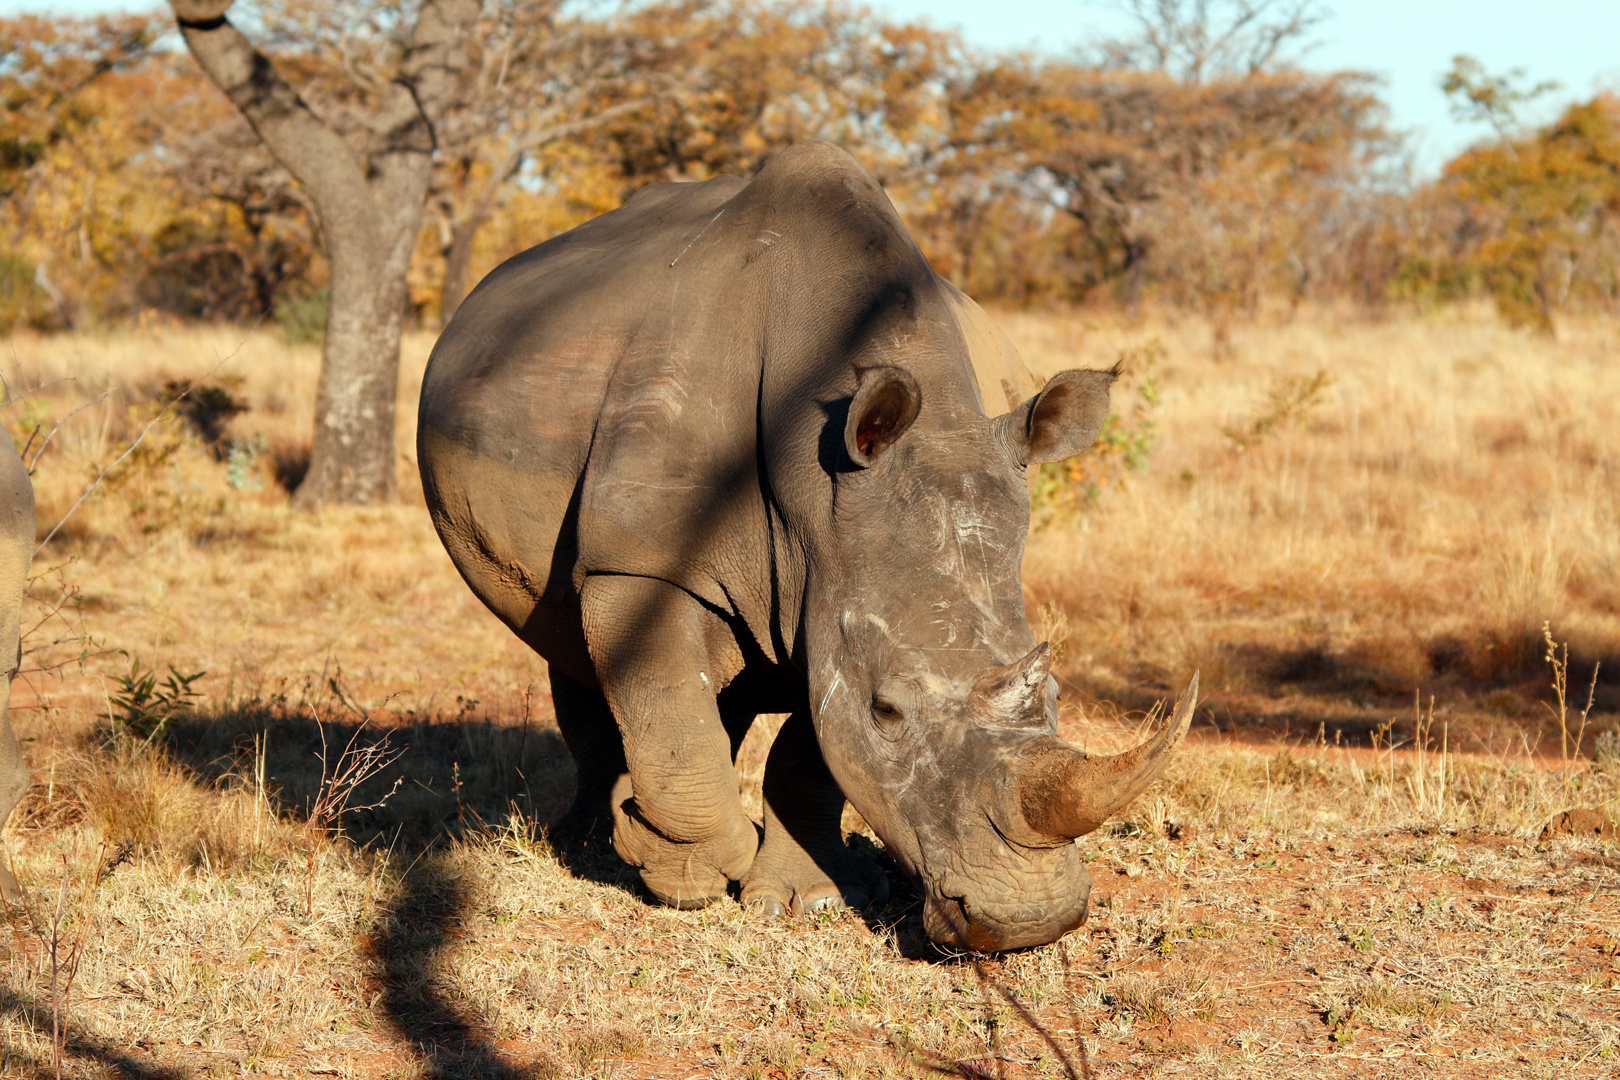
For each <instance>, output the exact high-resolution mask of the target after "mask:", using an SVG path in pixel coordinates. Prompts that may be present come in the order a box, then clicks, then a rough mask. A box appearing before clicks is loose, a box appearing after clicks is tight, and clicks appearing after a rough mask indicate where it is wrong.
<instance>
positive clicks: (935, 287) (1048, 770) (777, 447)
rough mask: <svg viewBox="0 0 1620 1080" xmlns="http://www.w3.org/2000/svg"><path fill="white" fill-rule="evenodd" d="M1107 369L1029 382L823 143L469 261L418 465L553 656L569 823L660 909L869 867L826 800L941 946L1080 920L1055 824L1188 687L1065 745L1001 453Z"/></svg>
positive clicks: (1073, 831) (1076, 869)
mask: <svg viewBox="0 0 1620 1080" xmlns="http://www.w3.org/2000/svg"><path fill="white" fill-rule="evenodd" d="M1115 375H1116V372H1113V371H1064V372H1061V373H1059V374H1057V375H1055V376H1053V377H1052V378H1051V379H1050V380H1049V381H1047V382H1046V383H1045V385H1044V387H1040V386H1038V385H1037V384H1035V383H1034V382H1033V380H1030V379H1029V376H1028V375H1027V373H1025V372H1024V369H1023V365H1022V363H1021V362H1020V361H1019V360H1018V359H1017V354H1016V352H1015V351H1014V350H1013V349H1012V346H1011V344H1010V343H1009V342H1008V341H1007V340H1006V339H1005V338H1004V337H1003V336H1001V335H1000V334H998V333H997V332H996V331H995V330H994V329H993V327H991V325H990V322H989V320H988V318H987V317H986V316H985V315H984V313H983V311H982V310H981V309H979V308H978V307H977V306H976V305H974V304H973V303H972V302H971V301H970V300H968V299H967V298H966V297H965V296H964V295H963V294H962V293H960V292H958V291H957V290H956V289H955V288H953V287H952V286H951V285H950V284H948V283H947V282H946V281H944V280H943V279H942V278H940V277H939V276H938V275H937V274H935V273H934V271H933V270H932V269H931V268H930V267H929V264H928V262H927V261H926V260H925V259H924V257H923V255H922V253H921V252H920V251H919V249H918V247H917V245H916V243H915V242H914V241H913V240H912V238H911V237H910V235H909V234H908V233H907V231H906V229H905V227H904V226H903V224H902V223H901V220H900V218H899V216H898V214H897V213H896V211H895V209H894V207H893V206H892V205H891V204H890V202H889V200H888V198H887V196H886V195H885V194H884V192H883V190H882V188H881V187H880V186H879V185H878V184H877V182H876V181H875V180H874V179H873V177H872V176H871V175H870V174H869V173H868V172H866V171H865V170H864V169H863V168H862V167H861V166H860V165H859V164H858V163H857V162H856V161H855V160H854V159H853V158H852V157H850V156H849V155H848V154H847V153H845V152H844V151H842V150H840V149H838V148H837V147H835V146H832V145H830V144H826V143H808V144H801V145H798V146H794V147H791V148H789V149H786V150H784V151H782V152H780V153H778V154H776V155H775V156H773V157H772V158H771V159H770V160H769V162H768V163H767V164H766V165H765V167H764V168H763V169H761V171H760V172H759V173H758V175H757V176H755V177H754V178H753V179H752V180H750V181H745V180H742V179H739V178H737V177H732V176H720V177H716V178H714V179H711V180H706V181H703V182H701V183H669V184H659V185H656V186H653V187H649V188H646V189H643V190H642V191H640V192H638V193H637V194H635V195H634V196H633V197H632V198H630V199H629V200H628V201H627V202H626V203H625V204H624V205H623V206H622V207H621V208H619V209H617V210H615V211H612V212H611V213H608V214H604V215H603V216H601V217H599V218H596V219H594V220H592V221H590V222H587V223H586V224H584V225H581V226H580V227H578V228H576V229H574V230H572V231H570V232H567V233H564V234H563V235H561V236H557V237H555V238H553V239H551V240H549V241H547V242H545V243H543V244H541V245H539V246H538V247H535V248H532V249H530V250H529V251H526V252H524V253H522V254H520V255H518V256H516V257H514V258H512V259H511V260H509V261H507V262H506V263H504V264H502V265H501V266H500V267H498V268H497V269H496V270H494V271H493V272H492V273H491V274H490V275H489V276H488V277H487V278H485V279H484V280H483V281H482V282H481V283H480V284H479V285H478V287H477V288H476V289H475V290H474V291H473V293H472V294H471V295H470V296H469V297H468V298H467V300H466V302H465V303H464V304H463V305H462V306H461V308H460V309H459V310H458V311H457V312H456V315H455V317H454V318H453V319H452V320H451V322H450V324H449V326H448V327H447V328H446V329H445V331H444V333H443V335H442V336H441V337H440V338H439V340H438V342H437V344H436V345H435V347H434V350H433V353H432V356H431V358H430V360H429V363H428V368H427V374H426V376H425V378H424V381H423V386H422V397H421V410H420V415H419V429H418V440H417V449H418V460H419V462H420V467H421V472H422V482H423V487H424V491H425V493H426V498H427V504H428V507H429V510H430V511H431V513H432V517H433V521H434V524H435V526H436V527H437V529H438V533H439V536H440V538H441V539H442V540H443V542H444V545H445V547H446V549H447V550H448V551H449V554H450V556H451V558H452V560H453V561H454V562H455V564H456V566H457V567H458V569H459V570H460V572H461V574H462V576H463V577H464V578H465V580H466V581H467V584H468V585H469V586H471V588H472V590H473V591H474V592H475V593H476V594H477V595H478V597H479V598H480V599H481V600H482V601H483V602H484V603H485V604H486V605H488V606H489V608H490V609H491V610H492V611H493V612H494V613H495V614H496V615H497V616H499V617H500V618H501V619H502V620H503V621H504V622H505V623H506V624H507V626H509V627H510V628H511V629H512V630H513V631H514V632H515V633H516V634H517V635H518V636H519V637H520V638H521V639H522V640H523V641H524V642H526V643H527V644H528V645H529V646H531V647H532V648H533V649H534V650H535V651H537V652H538V653H539V654H540V655H541V656H542V657H544V658H545V659H546V660H547V661H548V664H549V670H550V678H551V688H552V696H553V700H554V702H555V706H556V714H557V723H558V726H559V727H560V729H561V732H562V736H563V738H564V740H565V742H566V743H567V745H568V747H569V750H570V751H571V753H572V754H573V756H574V759H575V762H576V764H577V766H578V773H579V786H578V792H577V795H576V796H575V799H574V803H573V806H572V808H571V809H570V811H569V813H568V816H567V817H566V818H565V819H564V821H563V822H562V823H561V824H562V826H563V827H573V828H585V827H588V826H589V825H590V823H591V822H592V821H593V820H602V821H606V820H608V819H609V815H610V816H611V817H610V819H611V822H612V829H613V844H614V847H615V849H616V850H617V851H618V853H619V854H620V855H621V856H622V857H623V858H624V859H625V860H626V861H627V862H629V863H630V864H632V865H634V866H636V867H639V868H640V875H641V879H642V881H643V883H644V884H645V885H646V887H647V889H648V890H650V891H651V892H652V893H653V895H654V896H656V897H657V898H658V899H660V900H662V901H664V902H666V903H669V904H673V905H676V906H678V907H691V906H697V905H702V904H705V903H708V902H710V901H711V900H714V899H715V898H717V897H720V896H722V895H724V894H725V893H726V892H727V890H728V886H729V883H730V882H737V883H739V885H740V897H741V900H742V901H743V902H744V903H745V904H750V905H758V906H759V907H761V908H763V909H764V910H766V911H768V912H773V913H784V912H788V911H792V912H803V911H810V910H817V909H820V908H824V907H827V906H832V905H840V904H848V905H854V906H859V905H862V904H865V903H867V902H869V901H875V900H879V899H881V898H883V897H884V896H885V895H886V883H885V878H884V877H883V875H882V874H880V873H879V872H878V870H877V867H876V866H875V864H873V863H871V862H870V861H868V860H866V859H865V858H864V857H858V856H857V855H856V854H855V853H854V852H852V851H851V849H850V848H849V847H848V846H847V845H846V843H845V839H844V836H843V833H842V831H841V827H840V815H841V814H842V811H843V807H844V802H845V800H846V798H847V799H848V801H849V802H850V803H851V804H853V805H854V807H855V809H856V810H857V811H859V813H860V815H861V817H862V818H864V819H865V821H866V822H867V823H868V824H869V825H870V827H871V828H872V830H873V831H874V832H875V833H876V834H877V836H878V837H879V838H880V839H881V840H882V841H883V844H884V845H885V847H886V848H887V849H888V851H889V852H890V853H891V854H892V856H893V858H894V859H895V861H896V863H897V864H898V865H899V866H900V867H901V868H902V869H903V870H904V871H906V872H907V873H909V874H910V875H911V876H912V877H913V878H915V879H916V880H917V881H918V882H919V884H920V886H921V890H922V892H923V893H924V918H923V921H924V926H925V929H926V931H927V933H928V934H929V935H930V937H931V938H933V939H934V940H935V941H936V942H939V943H941V944H945V945H954V946H962V947H971V948H974V949H981V950H998V949H1008V948H1016V947H1021V946H1027V945H1034V944H1041V943H1045V942H1049V941H1052V940H1054V939H1056V938H1057V937H1058V936H1060V935H1061V934H1063V933H1065V932H1066V931H1068V930H1070V929H1072V928H1073V927H1075V926H1077V925H1079V924H1080V922H1081V921H1082V920H1083V919H1084V918H1085V915H1086V904H1087V897H1088V894H1089V892H1090V879H1089V878H1088V876H1087V874H1086V871H1085V868H1084V865H1083V862H1082V858H1081V854H1080V852H1079V851H1078V850H1076V847H1075V846H1074V845H1073V844H1072V843H1071V841H1072V840H1073V839H1074V838H1075V837H1077V836H1080V835H1081V834H1083V833H1086V832H1087V831H1089V830H1091V829H1094V828H1096V827H1097V826H1098V825H1099V824H1101V823H1102V822H1103V821H1104V819H1105V818H1106V817H1107V816H1108V815H1109V814H1111V813H1114V812H1115V811H1117V810H1119V809H1120V808H1121V807H1123V806H1124V805H1125V804H1126V803H1127V802H1128V801H1129V800H1131V799H1132V798H1134V797H1135V796H1136V795H1137V794H1138V793H1140V792H1141V791H1142V790H1143V788H1144V787H1146V786H1147V785H1148V784H1149V783H1151V782H1152V781H1153V780H1154V779H1155V778H1156V777H1157V776H1158V775H1159V774H1160V773H1161V772H1162V771H1163V769H1164V768H1165V766H1166V764H1167V762H1168V760H1169V757H1170V755H1171V752H1172V751H1173V750H1174V749H1175V747H1176V746H1177V745H1178V744H1179V742H1180V741H1181V739H1182V737H1183V735H1184V734H1185V732H1186V730H1187V726H1188V723H1189V720H1190V718H1191V715H1192V709H1193V702H1194V699H1195V695H1196V682H1195V683H1194V685H1193V687H1190V688H1189V692H1188V693H1187V694H1185V695H1183V698H1182V700H1181V702H1180V704H1179V706H1178V708H1177V710H1176V712H1175V714H1174V716H1173V718H1172V720H1171V721H1170V722H1169V723H1168V724H1167V725H1166V727H1165V729H1164V730H1163V732H1162V733H1160V734H1159V736H1158V737H1157V738H1156V739H1153V740H1151V741H1150V742H1148V743H1145V744H1143V745H1142V746H1139V747H1137V748H1136V749H1134V750H1131V751H1129V752H1126V753H1124V754H1121V755H1117V756H1113V757H1098V756H1088V755H1087V754H1085V753H1082V752H1081V751H1080V750H1079V749H1077V748H1075V747H1073V746H1070V745H1067V744H1065V743H1064V742H1062V741H1060V740H1059V739H1058V738H1057V735H1056V728H1055V719H1056V704H1055V694H1056V685H1057V684H1056V682H1055V681H1054V680H1053V679H1052V678H1051V676H1050V674H1049V667H1050V663H1051V653H1050V650H1049V648H1048V646H1047V645H1046V644H1037V643H1036V642H1035V640H1034V637H1033V635H1032V634H1031V632H1030V628H1029V624H1028V621H1027V619H1026V617H1025V612H1024V602H1023V592H1022V585H1021V581H1020V562H1021V560H1022V557H1023V550H1024V542H1025V537H1026V534H1027V532H1028V528H1029V491H1028V487H1027V486H1026V479H1025V471H1026V469H1029V468H1031V467H1033V466H1036V465H1037V464H1038V463H1040V462H1045V461H1056V460H1060V459H1064V458H1067V457H1069V456H1071V455H1073V454H1076V453H1078V452H1080V451H1081V450H1083V449H1084V448H1086V447H1087V446H1089V445H1090V444H1091V443H1092V441H1093V440H1094V439H1095V438H1096V436H1097V434H1098V431H1099V429H1100V427H1101V425H1102V423H1103V421H1104V419H1105V417H1106V414H1107V412H1108V400H1109V387H1110V384H1111V383H1112V382H1113V380H1114V378H1115ZM1026 389H1027V393H1026ZM1195 678H1196V677H1195ZM761 713H788V714H790V715H789V717H788V719H787V720H786V721H785V723H784V724H783V726H782V728H781V730H780V732H779V734H778V735H777V737H776V740H775V742H774V743H773V744H772V747H771V749H770V753H769V756H768V758H767V762H766V766H765V776H764V782H763V795H764V806H765V808H764V822H763V828H758V827H756V825H755V824H754V823H753V822H752V821H751V820H750V819H749V818H748V817H747V816H746V815H745V813H744V811H743V809H742V805H741V802H740V799H739V794H738V782H737V777H736V773H735V769H734V764H733V763H734V759H735V754H736V751H737V747H738V745H739V743H740V742H741V740H742V737H743V735H744V733H745V732H746V731H747V730H748V727H749V725H750V724H751V723H752V722H753V720H754V719H755V717H756V716H757V715H758V714H761Z"/></svg>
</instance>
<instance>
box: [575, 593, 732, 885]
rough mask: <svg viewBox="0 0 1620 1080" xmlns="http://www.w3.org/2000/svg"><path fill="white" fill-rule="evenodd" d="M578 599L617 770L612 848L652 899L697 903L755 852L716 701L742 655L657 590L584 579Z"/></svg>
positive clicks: (710, 622)
mask: <svg viewBox="0 0 1620 1080" xmlns="http://www.w3.org/2000/svg"><path fill="white" fill-rule="evenodd" d="M580 599H581V602H582V609H583V613H584V617H585V618H584V621H585V636H586V640H587V642H588V643H589V645H590V650H591V661H592V663H593V665H594V666H595V668H596V673H597V678H598V680H599V681H600V682H601V684H602V688H603V691H604V693H605V694H606V697H607V701H608V705H609V707H610V708H611V709H612V711H613V717H614V719H615V720H616V721H617V723H618V727H619V733H620V735H621V736H622V738H623V746H624V755H625V761H626V764H627V766H628V771H627V772H626V774H625V775H624V776H621V777H620V778H619V780H618V782H617V783H616V784H615V786H614V789H613V794H612V796H611V797H610V799H609V804H610V806H611V808H612V812H613V847H614V849H615V850H616V851H617V852H618V853H619V856H620V858H622V859H624V861H625V862H627V863H629V864H630V865H632V866H636V867H639V868H640V871H641V880H642V883H643V884H644V885H646V886H647V889H648V890H649V891H650V892H651V893H652V894H653V895H654V896H656V897H657V898H658V899H659V900H661V901H663V902H664V903H666V904H669V905H671V906H673V907H681V908H692V907H702V906H703V905H705V904H707V903H709V902H710V901H713V900H716V899H718V898H719V897H721V896H724V895H725V894H726V891H727V888H728V887H729V883H730V882H732V881H736V880H738V879H740V878H741V877H742V876H743V874H744V873H745V872H746V871H747V870H748V867H749V866H750V864H752V862H753V860H754V852H755V850H756V849H757V848H758V846H759V835H758V833H757V832H756V831H755V828H754V823H753V822H752V821H749V820H748V817H747V815H745V814H744V813H743V810H742V800H741V799H740V798H739V797H738V793H737V776H736V771H735V770H734V769H733V767H732V763H731V738H730V736H729V735H728V733H727V731H726V728H725V725H724V724H723V723H722V721H721V716H720V710H719V705H718V702H717V693H718V691H719V689H720V687H722V686H724V685H725V684H726V683H728V682H729V681H730V680H731V677H732V676H733V675H735V674H736V671H737V669H738V668H740V666H741V654H740V653H739V652H738V651H737V648H736V644H735V639H733V638H730V637H729V636H728V628H727V627H726V626H725V624H724V622H723V621H722V620H720V619H719V618H718V617H717V616H715V615H714V614H713V613H712V612H710V611H709V610H708V609H707V608H705V607H704V606H703V605H702V604H701V603H700V602H698V601H697V600H696V599H695V598H694V597H693V596H692V595H691V594H690V593H687V592H686V591H684V590H682V589H680V588H677V587H676V586H673V585H670V584H668V583H667V582H663V581H658V580H655V579H652V578H640V577H632V576H628V575H595V576H592V577H590V578H588V579H587V580H586V583H585V586H584V588H583V589H582V590H581V597H580ZM728 643H729V646H730V648H729V651H728V649H727V644H728Z"/></svg>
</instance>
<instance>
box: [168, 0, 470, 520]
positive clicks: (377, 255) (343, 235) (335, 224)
mask: <svg viewBox="0 0 1620 1080" xmlns="http://www.w3.org/2000/svg"><path fill="white" fill-rule="evenodd" d="M170 6H171V7H172V8H173V9H174V12H175V15H176V18H177V19H178V21H179V23H180V29H181V31H182V33H183V35H184V36H185V40H186V47H187V48H189V49H190V50H191V54H192V56H194V57H195V58H196V60H197V63H198V64H199V65H200V66H201V67H202V69H203V71H204V72H206V73H207V75H208V77H209V78H210V79H212V80H213V81H214V83H215V84H216V85H218V86H219V88H220V89H221V90H223V91H224V92H225V94H226V96H227V97H229V98H230V99H231V102H232V103H233V104H234V105H235V106H236V107H237V108H238V109H239V110H240V111H241V113H242V115H243V116H244V117H245V118H246V119H247V121H248V123H249V124H251V125H252V126H253V130H254V131H255V132H257V133H258V136H259V138H260V139H261V140H263V142H264V144H265V147H266V148H267V149H268V150H269V151H270V152H271V153H272V154H274V155H275V156H276V158H277V159H278V160H280V162H281V163H282V164H283V165H284V166H286V168H287V170H288V171H289V172H291V173H292V174H293V176H295V177H296V178H297V179H298V182H299V183H300V184H302V185H303V187H304V190H305V191H306V192H308V193H309V197H310V199H311V201H312V202H313V203H314V204H315V210H316V213H317V215H318V216H319V218H320V222H321V231H322V233H323V235H324V238H325V242H326V249H327V254H328V256H329V257H330V259H331V264H332V306H331V311H330V313H329V315H328V316H327V329H326V343H325V346H324V348H323V350H322V356H321V376H320V381H319V383H318V385H317V387H316V392H315V443H314V446H313V448H312V450H311V454H310V466H309V474H308V475H307V476H306V477H305V479H304V482H303V483H302V484H301V485H299V488H298V492H297V494H296V495H295V496H294V502H295V505H298V506H301V507H305V508H312V507H315V506H320V505H322V504H325V503H368V502H380V501H385V500H388V499H391V498H393V496H394V494H395V492H396V489H397V480H396V477H395V471H394V470H395V464H394V457H395V455H394V420H395V407H396V399H397V397H398V390H399V342H400V335H401V332H402V331H403V329H404V312H405V303H406V299H407V296H408V282H407V276H406V275H407V271H408V270H409V268H410V259H411V251H412V249H413V248H414V247H415V246H416V238H417V233H418V232H419V231H420V229H421V226H422V206H423V202H424V200H425V199H426V196H427V189H428V181H429V179H430V174H431V171H432V168H433V153H434V149H435V139H434V125H435V124H436V123H437V122H438V120H439V119H440V118H441V117H442V115H443V113H444V111H445V109H446V108H447V107H448V105H449V104H450V103H451V101H452V99H453V98H454V96H455V94H456V93H457V92H458V86H457V82H458V77H459V75H460V73H461V71H462V70H463V69H464V68H465V67H466V64H467V42H468V39H469V38H470V36H471V33H472V29H473V24H474V22H475V21H476V19H477V17H478V11H479V8H480V6H481V5H480V2H479V0H424V2H423V4H422V7H421V10H420V13H419V14H418V16H417V20H416V26H415V27H414V28H413V30H412V32H411V40H410V43H409V44H408V45H407V46H406V49H405V53H404V55H403V57H402V58H401V61H400V68H399V72H398V74H397V75H396V77H395V78H394V80H393V81H392V82H391V83H389V84H388V86H387V88H386V89H385V90H384V91H383V98H382V102H381V106H380V108H379V110H378V114H377V116H376V117H375V118H374V120H373V122H372V125H371V126H372V137H371V140H370V146H369V147H368V148H367V152H365V153H362V154H357V153H356V152H355V151H354V150H353V149H351V148H350V147H349V146H348V144H347V143H345V142H344V140H343V138H342V137H341V136H340V135H339V134H338V133H337V132H336V131H334V130H333V129H332V128H330V127H328V126H327V125H326V124H325V123H324V122H323V121H321V120H320V119H319V118H318V117H316V116H315V114H314V113H312V112H311V111H310V110H309V108H308V106H306V105H305V104H304V102H303V100H302V99H300V98H299V96H298V94H297V93H296V92H295V91H294V90H293V89H292V87H290V86H289V85H288V84H287V83H286V82H285V81H284V80H283V79H282V78H281V76H280V75H279V74H278V73H277V72H276V69H275V67H274V66H273V65H272V64H271V63H270V61H269V60H268V59H267V58H266V57H265V56H264V55H263V54H262V53H260V52H259V51H258V50H257V49H255V48H254V47H253V45H252V43H251V42H249V41H248V39H247V38H246V37H244V36H243V35H242V34H241V32H240V31H238V30H237V29H236V27H234V26H232V25H231V23H230V22H229V20H227V19H226V18H225V12H226V10H227V9H228V8H229V7H230V6H231V0H170Z"/></svg>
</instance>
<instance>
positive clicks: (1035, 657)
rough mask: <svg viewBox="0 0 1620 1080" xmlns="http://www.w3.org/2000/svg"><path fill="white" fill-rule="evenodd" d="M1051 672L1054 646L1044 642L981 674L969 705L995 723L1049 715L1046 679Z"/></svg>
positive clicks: (1036, 718)
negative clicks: (1018, 656) (1017, 657)
mask: <svg viewBox="0 0 1620 1080" xmlns="http://www.w3.org/2000/svg"><path fill="white" fill-rule="evenodd" d="M1051 674H1052V646H1051V644H1050V643H1049V642H1045V641H1043V642H1041V643H1040V644H1039V645H1037V646H1035V647H1034V648H1033V649H1031V650H1030V651H1029V652H1028V653H1027V654H1025V655H1024V656H1023V657H1022V658H1021V659H1018V660H1014V661H1013V662H1012V663H1010V664H1004V665H1002V666H1001V667H998V668H991V669H990V670H989V671H987V672H985V673H984V674H983V675H980V676H979V678H978V680H977V681H975V682H974V684H973V693H972V695H971V697H970V699H969V700H970V704H971V707H972V709H973V712H974V714H975V715H977V716H979V717H980V718H981V719H984V720H987V721H990V722H992V723H1017V722H1019V721H1034V720H1044V719H1045V718H1046V680H1047V679H1048V678H1049V677H1050V676H1051Z"/></svg>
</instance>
